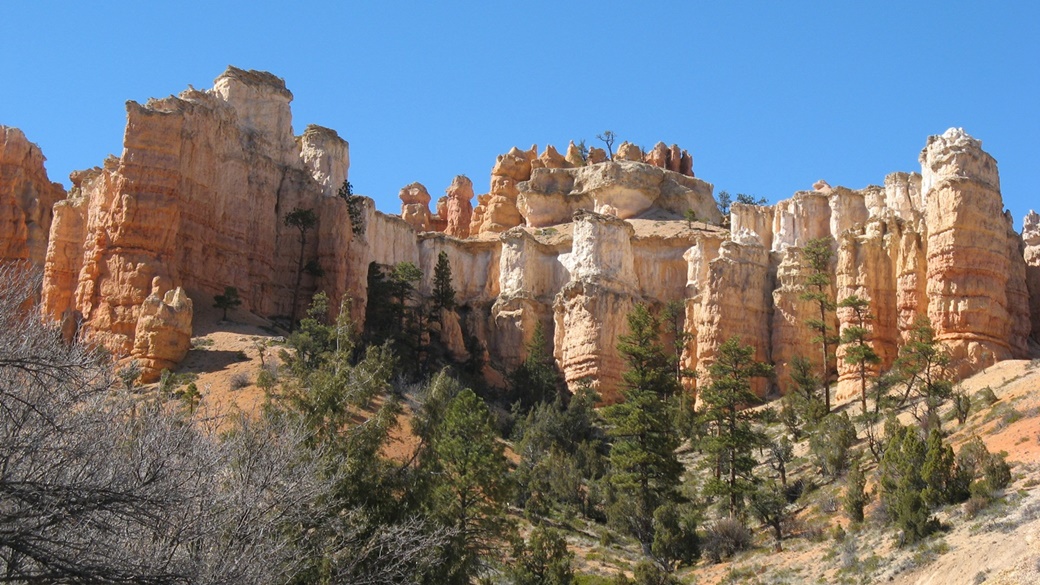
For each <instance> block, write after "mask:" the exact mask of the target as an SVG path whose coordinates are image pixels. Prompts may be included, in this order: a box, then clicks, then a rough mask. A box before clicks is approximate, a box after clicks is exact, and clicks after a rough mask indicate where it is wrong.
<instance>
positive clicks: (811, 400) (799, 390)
mask: <svg viewBox="0 0 1040 585" xmlns="http://www.w3.org/2000/svg"><path fill="white" fill-rule="evenodd" d="M826 409H827V406H826V404H824V401H823V399H822V398H821V397H820V378H819V377H818V376H817V375H816V374H815V373H814V372H813V366H812V362H810V361H809V360H808V359H806V358H804V357H802V356H795V357H794V359H792V360H791V388H790V389H789V390H788V393H787V395H786V396H784V399H783V406H782V408H781V412H780V415H781V418H782V419H783V421H784V424H785V425H786V426H787V428H788V430H790V431H791V434H792V435H793V436H794V438H795V439H797V438H799V437H800V436H801V435H802V432H803V429H802V427H803V426H806V425H807V426H809V427H810V428H811V427H814V426H815V425H816V424H817V423H819V422H820V421H821V420H822V419H823V417H825V416H826V415H827V410H826Z"/></svg>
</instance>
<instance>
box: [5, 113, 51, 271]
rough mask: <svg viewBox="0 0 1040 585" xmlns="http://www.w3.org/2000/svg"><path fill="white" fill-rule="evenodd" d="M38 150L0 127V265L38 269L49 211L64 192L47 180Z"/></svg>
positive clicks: (43, 254) (21, 136)
mask: <svg viewBox="0 0 1040 585" xmlns="http://www.w3.org/2000/svg"><path fill="white" fill-rule="evenodd" d="M44 160H46V159H45V158H44V156H43V152H42V151H40V147H38V146H36V145H35V144H33V143H32V142H29V140H28V139H26V137H25V134H23V133H22V131H21V130H19V129H17V128H9V127H7V126H0V261H4V260H14V261H28V262H30V263H31V264H32V265H33V266H35V267H37V268H42V267H43V263H44V259H45V257H46V255H47V236H48V233H49V232H50V228H51V219H52V213H53V212H52V208H53V206H54V204H55V203H57V202H58V201H60V200H61V199H64V198H65V189H64V188H63V187H62V186H61V185H59V184H58V183H52V182H51V181H50V179H48V178H47V171H46V170H45V169H44V168H43V162H44Z"/></svg>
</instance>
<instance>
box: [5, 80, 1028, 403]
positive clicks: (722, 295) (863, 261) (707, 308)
mask: <svg viewBox="0 0 1040 585" xmlns="http://www.w3.org/2000/svg"><path fill="white" fill-rule="evenodd" d="M291 99H292V94H291V93H289V91H288V90H287V89H286V88H285V85H284V83H283V82H282V81H281V80H280V79H278V78H277V77H274V76H273V75H270V74H267V73H262V72H255V71H243V70H239V69H235V68H229V69H228V70H227V71H226V72H225V73H224V74H223V75H221V76H220V77H218V78H217V80H216V81H215V83H214V87H213V89H211V90H207V91H197V90H193V89H189V90H188V91H185V92H183V93H181V94H180V96H178V97H169V98H165V99H161V100H151V101H149V102H148V103H147V104H145V105H140V104H137V103H134V102H128V104H127V129H126V133H125V137H124V150H123V153H122V155H121V156H120V157H118V158H116V157H110V158H109V159H107V160H106V161H105V162H104V165H103V166H102V167H100V168H94V169H90V170H86V171H80V172H77V173H73V175H72V177H71V178H72V183H73V188H72V189H71V191H70V192H69V194H68V196H67V198H65V199H62V200H60V201H57V203H56V204H55V201H56V200H58V199H60V198H61V196H62V192H61V189H60V187H58V186H55V185H53V184H52V183H50V182H49V181H47V179H46V175H45V174H44V173H43V169H42V161H43V157H42V155H41V154H40V153H39V149H36V148H35V147H33V146H32V145H29V144H28V143H27V142H26V141H25V139H24V137H23V136H21V133H20V132H17V131H15V130H12V129H4V132H3V135H2V137H3V139H4V142H3V145H2V149H0V178H2V181H0V246H2V248H0V250H2V251H3V257H6V258H18V259H30V260H35V261H38V259H39V258H41V257H43V256H42V255H41V252H40V250H41V249H43V241H42V239H41V238H42V233H43V232H44V228H45V227H46V226H48V225H49V227H50V234H49V239H48V240H47V241H46V256H45V264H44V290H43V295H42V299H43V305H44V310H45V311H46V313H47V314H48V315H50V316H51V317H52V318H54V319H55V320H60V321H61V322H62V326H63V331H65V333H66V335H67V336H69V337H71V336H73V335H76V334H77V333H78V334H79V335H81V336H84V337H86V338H89V339H92V340H94V341H96V342H98V343H101V344H103V345H104V346H106V347H107V348H108V349H110V350H111V351H112V352H113V354H114V355H116V356H118V357H127V356H134V357H135V358H137V359H138V360H140V361H141V362H142V364H143V365H144V366H145V370H146V372H145V374H146V376H147V377H149V378H150V377H154V376H155V375H157V373H158V371H159V370H161V369H162V368H166V367H172V366H173V365H174V364H175V363H176V362H177V361H178V359H180V356H182V355H183V351H185V350H186V348H187V343H188V340H189V339H190V335H191V333H190V320H191V318H190V315H191V304H192V303H191V299H190V298H189V297H192V296H194V297H196V298H199V297H201V298H207V299H208V298H209V296H211V295H213V294H217V293H220V292H222V291H223V290H224V287H225V286H234V287H236V288H237V289H238V290H239V293H240V295H241V296H242V298H243V301H244V305H245V306H244V308H245V309H248V310H251V311H253V312H256V313H259V314H261V315H265V316H273V317H277V316H285V315H289V314H290V313H291V312H292V310H293V307H292V299H293V297H294V292H295V291H294V288H295V286H296V281H297V278H296V277H297V262H298V259H299V257H300V252H301V248H300V246H301V237H300V236H301V234H300V232H299V231H298V230H296V229H295V228H294V227H292V226H287V225H286V224H285V222H284V219H285V215H286V214H287V213H288V212H289V211H291V210H293V209H295V208H300V209H312V210H314V211H315V213H316V216H317V218H318V223H317V225H316V226H314V228H313V229H311V230H309V231H306V230H305V233H304V234H303V236H304V237H303V240H302V242H303V246H304V248H303V250H302V252H303V256H304V258H305V259H307V260H316V261H317V262H318V263H319V265H320V266H321V268H322V269H323V272H324V275H323V276H321V277H320V278H315V277H312V276H309V275H305V277H304V278H303V281H302V290H301V291H300V292H301V295H300V296H301V298H303V299H307V298H310V296H311V295H312V294H313V293H314V292H315V291H317V290H324V291H326V292H327V293H328V294H329V297H330V301H331V306H332V307H333V308H334V310H338V308H339V307H340V306H341V301H350V302H349V304H343V305H342V306H344V307H348V306H349V308H350V310H351V311H352V314H353V317H354V318H355V319H356V320H357V321H358V322H359V323H361V322H362V321H363V318H364V314H365V305H366V303H367V294H368V291H367V275H368V273H369V270H370V267H371V266H373V265H375V266H380V265H383V266H386V265H393V264H396V263H399V262H411V263H413V264H415V265H416V266H418V267H419V268H420V270H422V272H423V279H422V281H421V282H420V283H419V285H418V290H419V292H420V293H421V294H423V295H429V294H430V293H431V291H432V287H433V283H432V279H433V267H434V266H435V265H436V263H437V258H438V255H439V254H440V253H441V252H444V253H445V254H447V256H448V258H449V262H450V263H451V267H452V274H453V285H454V287H455V288H456V295H457V301H458V308H457V310H456V311H449V312H447V314H444V315H440V319H439V320H438V323H439V324H438V329H437V331H436V333H437V335H438V336H439V337H440V340H441V342H442V343H443V345H444V346H445V349H446V352H447V353H448V354H450V355H452V356H453V357H454V358H455V359H466V358H467V357H468V356H473V357H475V358H477V359H483V360H484V361H485V362H486V365H485V369H484V374H485V377H486V378H487V379H488V380H489V381H490V382H491V383H492V384H498V385H501V384H503V383H504V378H503V375H504V374H505V373H507V372H508V371H510V370H511V369H512V368H515V367H516V366H517V365H518V364H519V363H520V362H521V361H522V360H523V358H524V355H523V352H524V350H525V346H526V342H527V341H529V340H530V337H531V335H532V334H533V331H534V328H535V325H536V324H541V326H542V327H543V328H544V329H545V333H546V337H547V338H549V339H551V340H552V345H553V347H552V351H553V354H554V355H555V357H556V359H557V363H558V365H559V367H560V368H561V370H562V371H563V373H564V376H565V378H566V379H567V381H568V383H569V384H571V385H575V384H578V383H580V382H581V381H582V380H584V379H591V380H593V381H594V383H595V384H596V385H597V386H598V388H599V390H600V392H601V393H602V395H603V396H604V398H605V400H608V401H610V400H613V399H615V398H616V397H617V396H618V394H617V390H618V384H619V383H620V379H621V373H622V371H623V369H624V364H623V363H622V360H621V358H620V356H619V355H618V353H617V349H616V345H617V340H618V339H619V337H620V336H621V335H623V334H624V333H625V332H626V328H627V322H626V320H625V318H624V316H625V315H626V314H627V313H628V312H629V311H630V310H631V308H632V307H633V306H635V305H636V304H637V303H645V304H648V305H650V306H651V307H652V308H653V309H654V310H660V309H661V308H662V307H664V306H665V305H666V304H669V303H680V304H681V305H684V306H685V315H684V316H685V320H684V324H683V328H684V330H685V332H686V333H687V334H688V336H687V337H688V339H689V341H688V343H687V344H686V347H685V348H684V351H683V355H682V360H683V362H684V365H685V366H686V367H688V368H691V369H696V370H698V371H700V372H701V375H702V377H701V378H700V380H699V381H698V382H696V383H704V382H705V381H706V377H705V376H706V371H707V366H708V365H710V363H711V361H712V360H713V359H714V356H715V355H716V353H717V350H718V347H719V345H720V344H722V343H723V342H725V341H726V340H727V339H729V338H731V337H737V338H739V339H741V341H742V342H743V343H746V344H751V345H753V346H754V347H755V351H756V356H757V358H758V359H761V360H764V361H769V362H771V363H773V364H775V365H776V366H777V373H778V376H777V378H776V380H774V381H771V382H768V381H767V382H762V383H760V384H759V386H758V387H757V388H756V390H757V391H758V392H760V393H763V394H764V393H768V392H773V391H780V392H783V391H784V390H785V389H786V386H787V384H788V377H789V372H788V364H789V363H790V360H791V359H793V357H795V356H796V355H806V356H808V357H810V358H814V357H815V356H816V353H817V347H816V345H815V344H814V343H813V342H812V341H811V338H812V333H811V332H810V331H808V328H807V327H806V326H805V321H806V319H809V318H811V317H813V316H815V315H811V314H810V313H811V308H812V307H810V306H808V305H807V303H805V302H804V301H802V300H801V299H800V295H801V293H802V292H804V286H805V276H806V275H805V269H804V263H803V261H802V258H801V255H802V254H801V250H802V248H803V247H804V246H805V245H806V243H807V242H809V241H810V240H812V239H816V238H825V239H827V241H828V242H830V245H831V246H832V249H833V251H834V260H833V263H832V270H833V273H832V283H833V287H832V290H831V295H832V298H833V299H834V300H840V299H842V298H844V297H847V296H850V295H853V294H855V295H857V296H860V297H863V298H865V299H867V300H868V301H869V303H870V312H871V313H872V314H873V315H874V317H875V318H874V320H873V321H872V323H871V324H870V328H871V330H872V339H871V342H870V343H871V344H872V345H873V347H874V349H875V350H876V351H877V352H878V354H879V355H881V357H882V363H881V366H880V367H881V368H882V369H884V368H887V367H889V366H890V365H891V363H892V361H893V360H894V358H895V356H896V354H897V352H898V349H899V347H900V345H902V344H903V343H904V342H905V341H906V338H907V335H908V331H909V330H910V327H911V325H912V323H913V322H914V320H915V318H917V317H919V316H927V317H928V318H929V319H930V321H931V323H932V325H933V326H934V327H935V329H936V331H937V335H938V338H939V339H940V340H941V341H942V342H943V343H945V344H947V345H948V346H949V347H950V349H951V350H952V351H953V353H954V356H955V358H956V364H955V365H956V368H957V373H958V375H966V374H968V373H970V372H972V371H975V370H978V369H979V368H982V367H985V366H986V365H988V364H990V363H992V362H993V361H995V360H999V359H1005V358H1008V357H1026V356H1028V355H1029V352H1030V351H1031V347H1030V345H1029V343H1030V342H1029V341H1028V340H1029V338H1030V336H1031V338H1032V344H1033V346H1032V350H1033V351H1035V350H1036V349H1040V345H1038V344H1040V227H1038V226H1040V219H1038V216H1037V215H1036V214H1031V215H1030V216H1028V217H1027V218H1026V220H1025V222H1024V227H1025V231H1024V235H1023V236H1021V237H1020V236H1019V235H1018V234H1016V233H1015V232H1014V231H1013V230H1011V223H1010V219H1009V218H1008V217H1007V216H1005V214H1004V213H1003V207H1002V202H1001V198H1000V191H999V181H998V178H997V171H996V163H995V161H993V159H992V157H990V156H989V155H987V154H986V153H985V152H983V151H982V149H981V143H979V141H977V140H975V139H973V138H971V137H970V136H968V135H967V134H965V133H964V132H963V131H961V130H950V131H948V132H946V133H945V134H943V135H942V136H939V137H932V138H931V139H930V140H929V141H928V145H927V146H926V147H925V149H924V151H923V152H922V154H921V157H920V161H921V165H922V174H920V175H919V174H916V173H893V174H891V175H889V176H888V177H886V178H885V180H884V184H883V186H870V187H866V188H864V189H860V190H852V189H848V188H845V187H841V186H833V187H832V186H831V185H829V184H827V183H826V182H824V181H818V182H817V183H816V184H815V185H814V186H813V189H812V190H808V191H801V192H798V193H795V194H794V196H793V197H791V198H790V199H787V200H783V201H779V202H777V203H776V204H774V205H747V204H739V203H738V204H734V205H733V206H732V209H731V217H730V224H731V227H730V229H729V230H725V229H722V228H721V227H719V226H720V224H722V223H723V218H722V217H721V216H720V214H719V211H718V209H717V206H716V204H715V201H714V199H713V198H712V185H710V184H709V183H706V182H704V181H702V180H700V179H697V178H694V177H693V176H692V157H690V156H689V154H688V153H686V152H685V151H683V150H681V149H679V148H678V147H677V146H674V145H673V146H672V147H666V146H665V145H664V144H663V143H659V144H657V145H655V147H654V148H653V149H652V150H651V151H649V152H647V153H643V152H642V150H640V149H638V148H636V147H634V146H633V145H630V144H627V143H623V144H622V145H621V146H619V148H618V153H617V155H615V160H612V161H608V160H606V153H605V152H603V151H602V150H601V149H597V148H591V149H589V151H588V155H587V157H586V158H583V157H582V153H581V151H580V149H579V148H578V147H576V146H574V145H573V144H571V145H570V146H569V147H568V149H567V153H566V155H561V154H560V153H559V152H557V151H556V150H555V149H554V148H552V147H546V148H545V149H544V150H543V151H542V153H541V154H538V152H537V149H536V148H534V147H532V148H531V149H530V150H527V151H521V150H519V149H516V148H514V149H512V150H510V152H508V153H506V154H504V155H501V156H499V157H498V158H497V160H496V162H495V164H494V167H493V169H492V172H491V185H490V191H489V192H488V193H487V194H484V195H481V196H479V197H478V202H479V205H478V206H477V207H476V208H475V209H473V208H472V204H471V203H470V200H471V199H472V197H473V186H472V183H471V182H470V181H469V179H467V178H465V177H462V176H459V177H456V179H455V180H454V181H453V182H452V184H451V186H449V187H448V189H447V191H446V195H445V197H442V198H441V199H440V200H439V201H438V202H437V211H436V213H430V209H429V204H430V201H431V197H430V195H429V193H428V192H427V190H426V188H425V187H423V186H422V185H420V184H418V183H413V184H411V185H408V186H406V187H405V188H404V189H402V191H401V199H402V215H401V216H400V217H398V216H391V215H386V214H383V213H380V212H378V211H376V210H375V209H374V206H373V205H372V202H371V200H364V209H363V214H362V215H363V221H364V226H359V227H363V228H364V229H363V230H360V229H359V230H358V232H357V233H355V231H354V230H353V229H352V226H351V224H350V222H351V219H350V217H349V214H348V212H347V204H346V202H345V201H343V200H342V199H341V198H339V197H336V192H337V191H338V189H339V186H340V185H342V183H343V182H344V181H345V180H346V179H347V174H348V166H349V150H348V146H347V143H346V142H345V141H343V140H342V139H341V138H340V137H339V136H338V135H337V134H336V133H335V132H333V131H331V130H328V129H324V128H320V127H317V126H309V127H307V129H306V130H305V131H304V133H303V134H302V135H301V136H299V137H294V136H293V134H292V127H291V116H290V111H289V102H290V100H291ZM52 205H53V221H51V215H50V212H49V210H50V209H51V206H52ZM691 210H692V211H693V212H694V213H695V214H696V220H688V219H686V217H685V215H686V213H687V212H688V211H691ZM439 232H443V233H439ZM473 236H476V237H473ZM301 302H302V301H301ZM831 319H832V326H833V327H834V329H835V330H840V329H841V328H843V327H848V326H850V325H851V324H853V323H852V319H853V318H852V316H851V315H850V314H849V312H848V311H838V312H836V313H835V314H834V315H832V316H831ZM842 355H843V350H842V349H840V348H839V349H838V352H837V356H836V357H837V358H838V374H839V393H841V392H851V389H852V387H853V384H854V383H855V379H854V378H855V372H854V371H853V370H852V368H850V367H849V366H847V365H845V364H843V362H842V360H841V359H840V358H841V356H842ZM687 384H688V386H690V387H693V386H694V385H695V383H694V381H692V380H688V381H687Z"/></svg>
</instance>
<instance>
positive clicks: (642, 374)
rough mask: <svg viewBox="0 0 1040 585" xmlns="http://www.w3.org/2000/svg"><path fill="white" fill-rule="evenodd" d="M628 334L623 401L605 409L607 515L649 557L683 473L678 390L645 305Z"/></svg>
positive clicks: (623, 347) (638, 308)
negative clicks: (659, 517)
mask: <svg viewBox="0 0 1040 585" xmlns="http://www.w3.org/2000/svg"><path fill="white" fill-rule="evenodd" d="M628 329H629V333H628V334H626V335H623V336H621V340H620V343H618V351H620V352H621V355H622V356H624V358H625V361H626V362H627V364H628V370H627V371H626V372H625V373H624V375H623V380H624V387H623V390H622V399H623V401H622V402H621V403H619V404H615V405H613V406H610V407H608V408H606V409H605V410H604V418H605V419H606V421H607V423H608V425H609V434H610V436H611V438H612V439H613V445H612V447H611V450H610V465H611V471H610V476H609V482H610V486H611V487H612V488H613V490H614V493H615V499H616V503H615V504H614V505H612V506H610V508H609V509H608V516H610V519H611V520H612V521H613V523H614V524H616V525H619V526H621V527H623V528H624V529H625V530H626V531H627V532H628V533H629V534H631V535H632V536H634V537H635V538H636V539H637V540H638V541H639V542H640V544H641V545H642V546H643V550H644V552H646V553H648V554H649V553H650V547H651V545H652V543H653V541H654V522H653V521H654V512H655V511H656V510H657V508H658V507H659V506H660V505H662V504H664V503H666V502H668V501H671V500H673V499H674V498H675V495H676V493H675V492H676V487H677V486H678V485H679V478H680V476H681V474H682V465H681V464H680V463H679V460H678V459H677V458H676V455H675V449H676V448H677V447H678V446H679V435H678V433H677V432H676V429H675V427H674V425H673V424H672V420H673V404H672V401H671V400H670V397H671V396H673V395H674V394H675V393H676V392H677V390H678V388H679V385H678V382H677V381H676V379H675V370H674V368H673V366H672V363H671V360H670V359H669V356H668V353H667V352H666V350H665V348H664V346H663V345H662V344H661V342H660V321H659V320H658V319H657V318H656V317H655V316H654V315H652V314H651V313H650V311H649V310H647V308H646V307H645V306H644V305H637V306H636V308H635V309H634V310H633V311H632V313H631V314H629V316H628Z"/></svg>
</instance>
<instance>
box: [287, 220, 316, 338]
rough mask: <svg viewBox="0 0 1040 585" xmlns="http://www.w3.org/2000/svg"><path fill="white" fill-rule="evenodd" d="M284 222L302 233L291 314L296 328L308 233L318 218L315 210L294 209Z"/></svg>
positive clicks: (291, 325)
mask: <svg viewBox="0 0 1040 585" xmlns="http://www.w3.org/2000/svg"><path fill="white" fill-rule="evenodd" d="M284 222H285V225H286V227H293V228H296V229H297V230H298V231H299V232H300V235H299V242H300V256H299V259H298V260H297V262H296V286H294V287H293V298H292V309H291V312H290V314H289V326H290V327H296V310H297V306H298V304H299V297H300V284H301V282H302V280H303V273H304V268H305V266H304V261H303V256H304V254H305V253H306V251H307V232H309V231H310V230H312V229H314V228H315V226H317V225H318V216H317V215H316V214H315V213H314V210H313V209H301V208H299V207H294V208H293V210H292V211H290V212H289V213H287V214H285V219H284Z"/></svg>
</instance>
